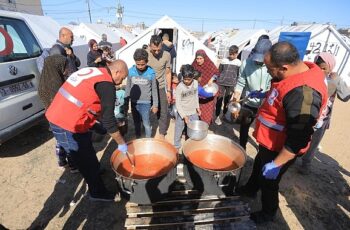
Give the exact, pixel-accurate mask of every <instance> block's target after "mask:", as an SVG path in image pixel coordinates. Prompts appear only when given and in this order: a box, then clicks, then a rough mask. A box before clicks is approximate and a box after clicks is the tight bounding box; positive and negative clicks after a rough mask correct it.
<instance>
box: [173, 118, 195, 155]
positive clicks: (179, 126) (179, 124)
mask: <svg viewBox="0 0 350 230" xmlns="http://www.w3.org/2000/svg"><path fill="white" fill-rule="evenodd" d="M189 118H190V121H194V120H199V117H198V114H192V115H190V117H189ZM184 128H185V121H184V120H183V119H182V118H181V117H180V115H179V113H177V114H176V121H175V135H174V146H175V148H177V149H179V148H180V147H181V136H182V131H183V130H184Z"/></svg>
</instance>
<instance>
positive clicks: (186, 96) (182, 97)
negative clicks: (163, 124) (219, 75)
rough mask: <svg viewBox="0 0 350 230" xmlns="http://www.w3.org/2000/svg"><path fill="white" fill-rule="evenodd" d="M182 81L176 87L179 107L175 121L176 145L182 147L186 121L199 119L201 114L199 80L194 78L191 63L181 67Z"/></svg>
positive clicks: (177, 105) (176, 103)
mask: <svg viewBox="0 0 350 230" xmlns="http://www.w3.org/2000/svg"><path fill="white" fill-rule="evenodd" d="M181 74H182V81H181V82H180V83H179V85H178V86H177V87H176V90H175V97H176V102H175V106H176V109H177V112H178V113H177V115H176V122H175V135H174V146H175V148H177V149H179V148H180V147H181V136H182V131H183V129H184V127H185V123H186V124H188V123H189V122H190V121H193V120H198V119H199V116H200V114H201V111H200V109H199V97H198V81H197V80H194V79H193V78H194V68H193V66H191V65H183V66H182V67H181Z"/></svg>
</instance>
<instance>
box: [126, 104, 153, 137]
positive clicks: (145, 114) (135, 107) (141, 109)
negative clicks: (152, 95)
mask: <svg viewBox="0 0 350 230" xmlns="http://www.w3.org/2000/svg"><path fill="white" fill-rule="evenodd" d="M150 112H151V103H147V104H137V103H134V102H132V103H131V113H132V118H133V120H134V125H135V134H136V137H140V136H141V120H142V123H143V127H144V128H145V133H146V137H151V135H152V126H151V121H150V119H149V114H150Z"/></svg>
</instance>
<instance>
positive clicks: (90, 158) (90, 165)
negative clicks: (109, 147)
mask: <svg viewBox="0 0 350 230" xmlns="http://www.w3.org/2000/svg"><path fill="white" fill-rule="evenodd" d="M50 126H51V130H52V133H53V135H54V136H55V139H56V141H57V144H58V145H59V146H60V147H62V148H63V149H64V150H65V152H66V153H67V154H68V155H69V156H70V158H71V159H72V161H73V163H74V165H75V166H76V167H77V168H78V169H79V171H80V173H81V175H82V176H83V177H84V179H85V180H86V183H87V184H88V186H89V192H90V195H92V196H94V197H96V196H98V195H101V194H105V193H106V192H107V190H106V187H105V186H104V184H103V182H102V179H101V177H100V174H99V170H100V164H99V162H98V160H97V157H96V152H95V149H94V147H93V146H92V142H91V133H90V132H86V133H72V132H70V131H68V130H65V129H62V128H61V127H59V126H57V125H54V124H52V123H50Z"/></svg>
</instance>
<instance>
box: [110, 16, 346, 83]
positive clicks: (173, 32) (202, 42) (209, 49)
mask: <svg viewBox="0 0 350 230" xmlns="http://www.w3.org/2000/svg"><path fill="white" fill-rule="evenodd" d="M281 32H294V33H295V32H310V33H311V36H310V39H309V41H308V43H307V48H306V52H305V55H304V60H307V61H313V60H314V58H315V56H316V55H317V54H319V53H320V52H329V53H332V54H333V55H334V56H335V57H336V62H337V63H336V67H335V71H337V72H338V74H339V75H340V76H342V77H344V78H349V79H350V62H349V56H350V44H349V39H348V38H347V37H345V36H343V35H341V34H339V33H338V31H337V30H336V29H334V27H333V26H332V25H328V24H308V25H296V26H279V27H277V28H275V29H273V30H271V31H269V32H268V31H266V30H262V29H260V30H226V31H225V30H224V31H219V32H213V33H207V34H205V35H204V36H203V37H202V38H200V39H197V38H196V37H194V36H192V34H191V33H190V32H189V31H187V30H186V29H184V28H183V27H182V26H180V25H179V24H178V23H176V22H175V21H174V20H173V19H171V18H170V17H168V16H164V17H162V18H161V19H160V20H158V21H157V22H156V23H154V24H153V25H152V26H150V27H149V28H148V29H146V30H145V31H144V32H143V33H141V34H140V35H139V36H137V37H136V38H134V39H133V40H132V41H130V42H129V43H128V45H127V46H125V47H123V48H121V49H120V50H118V51H117V52H116V57H117V58H121V59H123V60H125V61H126V62H127V64H128V65H129V66H131V65H133V63H134V61H133V59H132V54H133V52H134V51H135V49H136V48H141V47H142V45H143V44H148V43H149V40H150V37H151V36H152V35H153V34H160V35H162V34H164V33H167V34H169V36H170V40H171V41H172V42H173V44H174V45H175V46H176V49H177V58H176V62H175V63H174V65H175V70H176V72H178V71H179V69H180V67H181V65H183V64H188V63H192V62H193V60H194V57H195V52H196V51H197V50H199V49H203V50H205V51H206V53H207V54H208V56H209V57H210V58H211V60H213V62H214V63H217V64H219V63H220V60H221V59H222V58H224V57H226V56H227V51H228V48H229V47H230V46H231V45H237V46H238V47H239V50H240V52H241V55H240V56H241V59H242V60H243V59H245V58H247V57H248V54H249V53H250V51H251V50H252V49H253V47H254V46H255V44H256V42H257V40H258V38H259V37H260V36H261V35H264V34H265V35H268V36H269V37H270V40H271V42H272V43H276V42H278V40H279V37H280V34H281ZM349 81H350V80H349ZM349 87H350V83H349Z"/></svg>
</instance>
